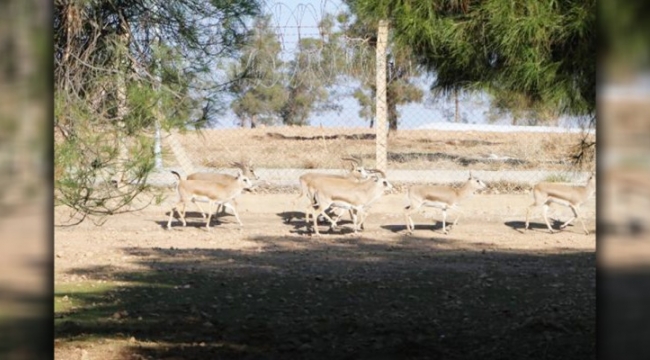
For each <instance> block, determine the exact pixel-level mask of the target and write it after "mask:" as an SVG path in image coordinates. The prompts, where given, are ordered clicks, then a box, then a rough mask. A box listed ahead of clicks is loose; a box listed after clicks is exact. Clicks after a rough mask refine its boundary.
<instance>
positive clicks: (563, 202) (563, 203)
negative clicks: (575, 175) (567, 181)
mask: <svg viewBox="0 0 650 360" xmlns="http://www.w3.org/2000/svg"><path fill="white" fill-rule="evenodd" d="M548 202H549V203H555V204H559V205H564V206H569V205H570V204H571V203H570V202H568V201H566V200H563V199H558V198H554V197H549V198H548Z"/></svg>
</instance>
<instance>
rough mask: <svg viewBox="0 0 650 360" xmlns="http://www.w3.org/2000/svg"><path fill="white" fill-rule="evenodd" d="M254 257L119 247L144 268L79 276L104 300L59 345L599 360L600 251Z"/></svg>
mask: <svg viewBox="0 0 650 360" xmlns="http://www.w3.org/2000/svg"><path fill="white" fill-rule="evenodd" d="M252 240H253V241H256V242H258V243H259V248H258V249H257V250H255V251H252V250H251V251H241V250H240V251H233V250H219V249H161V248H134V247H131V248H124V249H123V251H124V255H125V256H128V257H129V258H132V259H135V260H134V261H135V262H137V263H138V264H139V265H140V266H141V267H142V268H143V270H141V271H130V270H129V271H126V270H122V269H121V268H117V267H103V268H92V267H91V268H80V269H76V270H74V271H73V272H74V273H76V274H83V275H85V276H86V277H87V278H88V279H90V280H91V281H96V280H105V281H107V282H108V283H114V284H118V285H116V286H115V287H113V288H110V289H108V290H106V291H102V292H91V291H90V290H88V291H78V290H77V291H75V290H74V288H69V289H65V288H61V287H59V289H58V290H57V291H56V293H55V297H56V298H57V299H61V298H62V297H64V296H66V295H67V296H68V297H69V298H74V301H75V302H76V304H77V305H78V306H77V308H76V309H75V310H73V311H72V310H71V311H69V312H61V313H59V314H58V315H57V317H58V318H57V319H56V325H55V339H57V341H59V342H66V341H71V340H79V341H84V340H85V341H96V340H94V339H97V338H117V339H130V338H131V337H133V339H132V340H133V341H132V342H130V343H129V346H128V347H127V348H126V349H125V350H124V352H125V354H124V356H125V357H126V356H128V357H134V358H136V357H137V356H144V357H147V358H155V359H163V358H183V359H593V358H594V357H595V305H596V304H595V299H596V297H595V275H596V273H595V255H594V253H593V252H589V253H584V252H573V253H567V252H566V251H565V252H564V253H562V254H556V253H551V252H549V253H539V252H536V253H519V252H499V251H494V250H493V249H491V248H490V247H488V245H483V244H478V245H472V244H467V243H464V242H461V241H458V240H455V239H453V237H442V236H441V237H434V238H433V239H430V238H426V239H425V238H422V237H417V236H410V237H402V238H399V239H398V240H395V241H392V242H390V243H386V242H378V241H374V240H372V239H363V238H346V237H331V238H327V239H312V238H304V237H257V238H253V239H252Z"/></svg>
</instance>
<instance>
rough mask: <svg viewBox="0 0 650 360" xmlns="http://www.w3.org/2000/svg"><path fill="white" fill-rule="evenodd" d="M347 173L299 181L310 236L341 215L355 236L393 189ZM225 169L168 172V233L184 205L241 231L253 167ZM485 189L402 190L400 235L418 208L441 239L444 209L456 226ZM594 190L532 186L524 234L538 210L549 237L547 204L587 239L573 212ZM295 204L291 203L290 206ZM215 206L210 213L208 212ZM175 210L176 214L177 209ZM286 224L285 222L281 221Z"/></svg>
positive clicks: (478, 185)
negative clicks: (240, 208) (435, 221)
mask: <svg viewBox="0 0 650 360" xmlns="http://www.w3.org/2000/svg"><path fill="white" fill-rule="evenodd" d="M342 160H343V161H348V162H350V164H351V168H350V169H349V171H348V172H347V173H346V174H345V175H334V174H322V173H307V174H304V175H302V176H300V178H299V182H300V191H301V193H300V195H299V196H298V198H297V199H296V200H298V199H300V198H302V197H306V198H307V199H308V201H309V205H308V206H307V208H306V211H305V222H306V224H309V220H310V217H311V218H312V221H313V229H314V232H315V234H316V235H320V233H319V231H318V226H317V219H318V218H319V217H320V216H323V217H324V218H325V219H327V220H328V221H329V222H330V226H331V229H335V228H336V227H337V221H339V219H340V218H341V216H342V215H343V214H344V212H345V210H347V211H348V212H349V214H350V217H351V218H352V222H353V225H352V226H353V231H354V232H355V233H357V232H358V231H359V230H361V229H363V223H364V221H365V219H366V217H367V213H368V209H369V208H370V206H371V205H372V204H373V203H374V202H376V201H377V200H378V199H379V198H380V197H381V196H382V195H383V194H384V193H386V192H390V191H392V190H393V185H392V184H391V183H390V182H388V180H386V175H385V174H384V172H383V171H381V170H379V169H366V168H364V166H363V161H362V160H361V159H360V158H357V157H345V158H342ZM231 165H233V166H235V167H237V175H236V176H232V175H228V174H215V173H193V174H190V175H189V176H188V177H187V179H185V180H183V179H182V177H181V176H180V174H178V173H177V172H175V171H172V173H173V174H174V175H175V176H176V177H177V178H178V181H177V183H176V192H177V193H178V196H179V201H178V202H177V203H176V204H175V205H174V206H173V207H172V209H171V212H170V214H169V220H168V222H167V228H171V222H172V219H173V217H174V212H175V211H176V212H178V214H179V216H180V220H181V222H182V223H183V226H186V224H187V223H186V221H185V208H186V204H187V203H188V202H192V203H194V204H195V205H196V206H197V207H198V208H199V209H200V210H201V213H202V215H203V218H204V219H206V223H205V226H206V228H210V220H211V218H212V213H213V212H214V211H215V210H220V209H221V210H223V209H224V208H228V209H230V210H231V211H232V213H233V215H234V216H235V219H237V222H238V223H239V225H240V226H242V225H243V224H242V222H241V219H240V218H239V215H238V213H237V210H236V209H235V206H234V203H235V198H236V197H237V196H239V195H240V194H241V193H242V192H243V191H253V189H254V188H255V185H254V184H253V181H254V180H258V179H259V177H258V176H257V175H256V174H255V171H254V168H253V164H252V163H251V162H250V161H248V162H246V163H244V162H235V163H232V164H231ZM484 188H486V185H485V183H484V182H483V181H481V180H480V179H478V178H476V177H475V176H473V175H472V173H471V171H470V173H469V178H468V179H467V180H466V181H465V182H464V183H463V184H462V185H461V186H460V187H459V188H455V187H452V186H449V185H412V186H411V187H409V189H408V201H409V204H408V206H406V208H405V209H404V217H405V220H406V230H407V232H408V233H409V234H410V233H412V232H413V230H414V228H415V225H414V223H413V219H412V218H411V215H412V214H413V213H416V212H418V211H420V210H421V208H422V207H423V206H424V207H433V208H438V209H440V210H441V211H442V231H443V233H445V234H447V233H448V232H449V231H448V226H447V221H446V220H447V210H452V209H453V210H455V211H456V212H458V215H457V217H456V219H455V220H454V222H453V223H452V224H451V225H450V226H455V225H456V224H457V223H458V220H459V219H460V217H461V215H462V214H463V212H462V211H461V210H460V209H459V208H458V205H459V203H460V202H461V201H462V200H463V199H466V198H468V197H469V196H471V195H473V194H474V193H475V192H476V191H478V190H481V189H484ZM595 191H596V177H595V173H593V172H592V173H591V174H590V176H589V179H588V180H587V183H586V184H585V185H583V186H576V185H567V184H558V183H550V182H540V183H538V184H536V185H535V186H534V187H533V196H534V199H535V201H534V203H533V204H531V205H530V206H529V207H528V208H527V211H526V224H525V229H529V217H530V212H531V210H533V209H534V208H538V207H540V206H541V207H542V210H543V211H542V215H543V217H544V221H545V222H546V226H547V227H548V230H549V231H550V232H551V233H553V232H554V231H553V228H552V227H551V224H550V223H549V220H548V208H549V206H550V204H551V203H556V204H560V205H564V206H567V207H569V208H570V209H571V210H572V212H573V217H572V218H571V219H569V220H568V221H566V222H565V223H563V224H562V225H561V226H560V229H564V228H565V227H566V226H567V225H569V224H570V223H571V222H572V221H573V220H575V219H578V220H580V222H581V224H582V228H583V230H584V232H585V234H587V235H588V234H589V231H588V230H587V228H586V226H585V224H584V222H583V220H582V218H581V217H580V213H579V208H580V205H582V204H583V203H584V202H585V201H586V200H587V199H588V198H590V197H591V196H592V195H593V194H594V192H595ZM197 198H202V199H207V202H208V204H209V208H208V212H207V213H206V212H205V211H204V210H203V208H202V207H201V206H200V205H199V204H198V203H197V202H196V200H197ZM294 203H295V201H294ZM214 205H217V208H216V209H213V207H214ZM179 206H180V210H179ZM335 209H338V210H343V211H342V212H341V213H339V214H337V215H336V218H335V219H332V217H330V215H328V214H327V213H326V211H327V210H332V211H334V210H335ZM287 221H288V222H289V221H291V219H288V220H287Z"/></svg>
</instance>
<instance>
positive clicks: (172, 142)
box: [167, 130, 194, 176]
mask: <svg viewBox="0 0 650 360" xmlns="http://www.w3.org/2000/svg"><path fill="white" fill-rule="evenodd" d="M177 135H178V132H177V131H175V130H171V131H170V132H169V137H168V138H167V139H168V140H169V147H170V148H171V149H172V152H173V153H174V156H175V157H176V161H178V164H179V165H180V166H181V168H182V169H183V172H185V176H187V175H189V174H192V173H194V165H193V164H192V160H190V157H189V156H187V153H186V152H185V149H184V148H183V145H181V143H180V142H179V141H178V139H177V138H176V136H177Z"/></svg>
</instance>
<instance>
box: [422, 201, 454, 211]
mask: <svg viewBox="0 0 650 360" xmlns="http://www.w3.org/2000/svg"><path fill="white" fill-rule="evenodd" d="M422 206H426V207H433V208H438V209H448V208H452V207H453V206H449V204H447V203H444V202H440V201H425V202H423V203H422Z"/></svg>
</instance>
